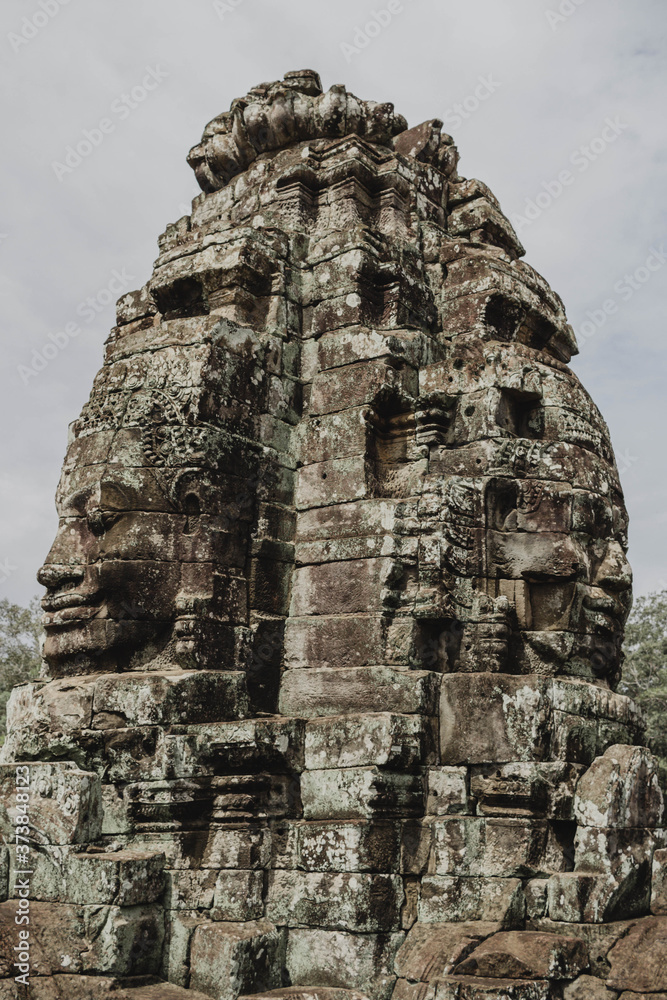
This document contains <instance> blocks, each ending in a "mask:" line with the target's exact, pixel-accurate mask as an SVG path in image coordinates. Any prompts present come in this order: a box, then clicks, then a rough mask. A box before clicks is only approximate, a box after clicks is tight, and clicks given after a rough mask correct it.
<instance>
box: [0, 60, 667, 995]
mask: <svg viewBox="0 0 667 1000" xmlns="http://www.w3.org/2000/svg"><path fill="white" fill-rule="evenodd" d="M441 124H442V123H441V122H439V121H438V120H435V119H434V120H432V121H428V122H424V123H423V124H422V125H419V126H417V127H416V128H410V129H409V128H408V127H407V123H406V122H405V120H404V119H403V118H402V117H401V116H400V115H397V114H395V112H394V109H393V107H392V105H390V104H377V103H375V102H369V101H362V100H359V99H358V98H356V97H355V96H353V95H352V94H350V93H348V92H347V91H346V90H345V88H344V87H342V86H334V87H332V88H331V89H330V90H329V91H328V92H326V93H323V92H322V89H321V85H320V80H319V78H318V76H317V74H316V73H314V72H312V71H310V70H304V71H300V72H294V73H288V74H287V75H286V77H285V79H284V80H282V81H279V82H275V83H264V84H261V85H260V86H258V87H255V88H254V89H253V90H251V91H250V93H248V94H247V95H246V96H245V97H243V98H241V99H239V100H235V101H234V102H233V103H232V106H231V109H230V111H229V112H228V113H224V114H221V115H220V116H219V117H217V118H215V119H214V120H213V121H212V122H210V123H209V125H208V126H207V127H206V129H205V131H204V135H203V138H202V141H201V143H200V144H199V145H197V146H195V148H194V149H193V150H192V151H191V152H190V156H189V162H190V164H191V165H192V167H193V169H194V171H195V173H196V176H197V179H198V181H199V184H200V186H201V188H202V193H201V194H200V195H198V196H197V198H195V200H194V202H193V208H192V214H191V215H189V216H185V217H183V218H182V219H179V220H178V222H176V223H175V224H173V225H170V226H169V227H168V228H167V231H166V232H165V234H164V235H163V236H162V237H161V239H160V255H159V257H158V260H157V262H156V264H155V268H154V271H153V274H152V277H151V278H150V280H149V281H148V283H147V284H146V285H145V286H144V287H143V288H142V289H141V290H139V291H137V292H133V293H131V294H129V295H125V296H123V298H121V299H120V301H119V303H118V322H117V326H115V327H114V329H113V330H112V331H111V334H110V336H109V339H108V341H107V344H106V354H105V361H104V365H103V367H102V369H101V371H100V372H99V374H98V375H97V377H96V379H95V382H94V384H93V388H92V392H91V395H90V399H89V401H88V402H87V403H86V405H85V406H84V408H83V412H82V413H81V416H80V417H79V419H78V420H76V421H75V422H74V424H73V425H72V427H71V434H70V441H69V446H68V450H67V456H66V458H65V464H64V467H63V474H62V478H61V482H60V485H59V487H58V497H57V503H58V510H59V515H60V528H59V531H58V535H57V537H56V540H55V542H54V544H53V547H52V549H51V551H50V552H49V554H48V556H47V558H46V561H45V564H44V566H43V567H42V569H41V570H40V573H39V579H40V582H41V583H42V584H44V586H45V587H46V595H45V597H44V602H43V603H44V610H45V627H46V642H45V647H44V657H45V668H44V673H43V676H42V677H41V678H40V679H39V680H38V681H35V682H32V683H29V684H25V685H23V686H22V687H19V688H17V689H16V690H15V691H14V693H13V695H12V698H11V702H10V706H9V733H8V738H7V741H6V744H5V746H4V748H3V751H2V753H3V757H2V760H3V764H2V767H1V769H0V825H1V829H2V833H3V836H4V846H0V900H3V899H4V900H5V902H1V903H0V998H2V1000H5V998H13V997H26V998H27V997H30V998H34V1000H59V998H62V1000H70V998H71V1000H93V998H95V1000H97V998H99V997H104V996H107V994H108V995H109V997H110V1000H180V998H183V1000H187V998H191V1000H203V998H207V997H208V998H213V1000H237V998H238V997H248V996H255V997H256V998H258V1000H259V998H260V997H262V998H263V997H266V996H275V997H281V998H292V1000H364V998H368V1000H389V998H393V1000H482V998H484V1000H547V998H553V1000H602V998H608V1000H613V998H619V997H621V996H622V997H623V1000H631V998H634V1000H637V998H641V997H644V996H650V997H653V998H654V1000H658V998H659V997H664V996H665V995H667V838H666V835H665V831H664V829H663V828H662V826H661V824H662V808H663V803H662V795H661V792H660V789H659V786H658V781H657V773H656V764H655V761H654V759H653V758H652V757H651V755H650V753H649V752H648V751H647V750H646V749H644V748H642V746H641V741H642V734H641V719H640V718H639V715H638V713H637V710H636V708H635V706H634V705H633V703H632V702H631V701H629V699H628V698H626V697H623V696H622V695H619V694H617V693H616V687H617V685H618V681H619V678H620V671H621V654H620V645H621V640H622V634H623V625H624V621H625V618H626V615H627V612H628V608H629V605H630V593H631V591H630V587H631V576H630V571H629V567H628V565H627V562H626V559H625V555H624V550H625V536H626V520H627V519H626V512H625V509H624V505H623V498H622V494H621V488H620V485H619V479H618V472H617V469H616V465H615V462H614V457H613V453H612V448H611V445H610V441H609V434H608V431H607V428H606V426H605V423H604V421H603V420H602V418H601V416H600V414H599V412H598V410H597V409H596V407H595V406H594V404H593V403H592V402H591V400H590V398H589V396H588V395H587V393H586V392H585V390H584V389H583V388H582V386H581V385H580V383H579V381H578V379H577V377H576V376H575V375H574V374H573V373H572V371H571V370H570V369H569V368H568V367H567V365H568V361H569V360H570V357H571V355H572V354H573V353H574V352H575V351H576V344H575V341H574V337H573V334H572V330H571V328H570V326H569V325H568V323H567V320H566V317H565V312H564V309H563V305H562V302H561V300H560V299H559V298H558V296H557V295H556V294H555V293H554V292H553V291H552V290H551V289H550V287H549V286H548V284H547V283H546V281H545V280H544V279H543V278H541V277H540V275H538V274H537V273H536V272H535V271H534V270H533V269H532V268H531V267H529V266H528V265H527V264H525V263H523V262H522V261H521V260H520V258H521V255H522V254H523V249H522V247H521V245H520V243H519V241H518V239H517V237H516V235H515V233H514V232H513V230H512V227H511V226H510V225H509V223H508V221H507V219H506V218H505V217H504V215H503V214H502V212H501V211H500V208H499V206H498V203H497V201H496V199H495V198H494V196H493V194H492V193H491V191H490V190H489V189H488V188H487V187H486V186H485V185H484V184H482V183H481V182H479V181H476V180H466V179H465V178H463V177H461V176H460V175H459V174H458V172H457V161H458V154H457V150H456V147H455V146H454V143H453V140H452V139H451V138H450V137H449V136H447V135H444V134H442V132H441ZM26 827H27V828H28V829H29V837H28V838H27V841H28V842H27V843H26V842H25V841H23V840H21V833H20V832H19V831H21V830H23V831H25V829H26ZM22 914H28V915H29V923H27V922H24V923H22V922H21V921H19V923H17V922H16V921H17V919H18V918H19V916H20V915H22ZM21 931H23V932H24V934H23V936H20V937H19V935H20V933H21ZM26 931H27V935H26V933H25V932H26ZM21 976H23V978H21ZM3 977H4V978H3ZM17 977H18V978H17ZM26 982H29V985H28V986H26V985H25V983H26ZM661 991H662V992H661Z"/></svg>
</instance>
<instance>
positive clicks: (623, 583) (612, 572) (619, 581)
mask: <svg viewBox="0 0 667 1000" xmlns="http://www.w3.org/2000/svg"><path fill="white" fill-rule="evenodd" d="M593 584H594V586H596V587H600V588H601V589H602V590H606V591H608V592H610V593H612V594H617V595H619V596H623V595H624V594H625V593H626V592H627V591H629V590H630V588H631V587H632V569H631V568H630V563H629V562H628V560H627V557H626V555H625V552H624V551H623V549H622V548H621V545H620V543H619V542H617V541H611V542H609V545H608V546H607V551H606V553H605V556H604V559H603V560H602V562H601V563H600V565H599V566H598V569H597V572H596V574H595V578H594V580H593Z"/></svg>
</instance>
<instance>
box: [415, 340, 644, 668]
mask: <svg viewBox="0 0 667 1000" xmlns="http://www.w3.org/2000/svg"><path fill="white" fill-rule="evenodd" d="M515 351H516V353H517V354H518V358H517V356H516V355H515V357H514V358H513V359H512V360H511V361H510V364H509V365H508V364H507V362H506V361H502V360H500V359H499V358H498V356H497V354H496V353H495V352H493V351H491V352H489V353H488V354H487V356H486V359H485V363H484V361H483V360H482V359H481V358H480V355H479V352H477V353H476V354H473V357H472V359H471V357H470V356H469V355H468V356H465V355H464V356H463V357H462V358H459V359H458V362H457V360H454V364H453V365H449V364H445V365H441V366H440V365H434V366H432V369H431V370H430V371H429V375H428V376H427V380H428V387H429V390H431V392H432V394H437V392H438V391H440V393H442V392H443V390H444V392H445V393H446V396H447V399H446V404H445V407H444V409H445V411H446V412H447V413H448V414H449V419H448V427H447V429H446V430H445V431H444V432H443V440H442V442H441V444H440V446H439V447H438V448H436V449H434V450H433V452H432V459H431V463H430V466H431V470H432V471H433V472H436V473H438V472H439V473H441V474H445V475H448V474H449V476H448V479H447V480H446V482H447V486H446V487H445V490H444V497H443V499H444V510H443V520H444V527H443V536H444V549H443V552H444V560H443V565H444V569H445V577H446V585H447V588H448V590H449V592H450V594H451V595H452V597H453V605H454V608H456V605H458V606H460V607H463V608H465V607H470V606H471V600H472V596H471V595H473V594H477V595H485V596H486V597H487V598H489V599H490V600H491V602H494V601H497V600H498V599H499V598H503V599H506V601H507V602H508V603H507V606H506V609H505V611H504V612H503V614H504V616H505V618H506V620H507V625H508V627H509V628H510V629H511V630H512V632H513V635H514V639H513V642H512V643H510V648H509V649H508V655H510V656H511V655H514V656H515V657H518V658H519V660H521V658H522V657H528V656H529V651H530V650H531V649H532V650H533V651H535V652H536V653H537V652H539V656H540V657H541V659H542V660H543V661H544V662H549V661H550V662H551V663H552V666H553V665H555V669H557V670H558V669H565V667H566V664H567V672H573V673H578V674H581V675H582V676H584V677H588V678H595V677H601V676H604V677H606V678H608V679H610V680H611V681H615V680H617V678H618V672H619V667H620V645H621V641H622V633H623V627H624V624H625V620H626V618H627V615H628V612H629V609H630V603H631V586H632V574H631V571H630V567H629V564H628V562H627V559H626V557H625V546H626V530H627V515H626V512H625V508H624V506H623V501H622V496H621V493H620V487H619V485H618V474H617V472H616V468H615V464H614V462H613V457H612V451H611V445H610V443H609V439H608V432H607V429H606V426H605V425H604V423H603V421H602V418H601V417H600V415H599V413H598V411H597V409H596V408H595V406H594V405H593V403H592V402H591V401H590V399H589V398H588V397H587V395H586V394H585V393H584V391H583V389H582V388H581V386H580V385H579V383H578V381H577V379H576V377H575V376H574V375H573V374H572V373H571V372H570V371H569V370H567V369H565V368H564V366H560V369H559V368H555V369H554V365H553V362H552V361H550V360H549V359H548V358H545V357H544V356H543V355H539V354H538V353H537V352H535V351H532V352H530V351H526V350H525V349H521V348H518V347H517V348H515ZM517 363H518V367H519V368H520V369H521V378H520V379H517V375H516V370H514V371H512V368H514V369H516V368H517ZM451 372H454V376H455V377H454V378H452V377H451V375H450V374H449V373H451ZM451 381H454V383H455V384H454V385H453V386H452V385H451ZM441 399H442V396H441ZM575 408H576V412H575ZM457 465H458V468H457ZM459 470H460V471H461V472H464V473H465V472H467V471H470V472H471V473H475V472H478V473H479V474H478V475H469V476H466V475H463V476H461V475H456V474H454V475H451V473H452V472H453V471H456V472H459ZM492 607H493V603H492V604H491V605H488V607H487V611H488V613H491V610H490V609H491V608H492ZM503 607H505V605H503ZM454 613H456V612H454ZM494 613H495V612H494ZM473 617H474V616H473ZM527 662H530V661H529V660H527ZM558 664H560V668H559V667H558Z"/></svg>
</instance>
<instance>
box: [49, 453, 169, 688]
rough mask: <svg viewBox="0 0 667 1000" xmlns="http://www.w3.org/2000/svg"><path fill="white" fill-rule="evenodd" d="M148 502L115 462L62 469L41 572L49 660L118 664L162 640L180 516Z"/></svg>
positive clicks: (138, 658)
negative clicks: (53, 528) (54, 524)
mask: <svg viewBox="0 0 667 1000" xmlns="http://www.w3.org/2000/svg"><path fill="white" fill-rule="evenodd" d="M133 479H134V480H135V481H134V483H133V482H132V480H133ZM142 486H143V487H144V489H142ZM150 506H151V502H150V497H148V496H147V495H146V490H145V483H142V482H141V479H140V478H139V477H136V478H135V477H134V476H133V475H132V473H131V471H130V470H122V469H121V468H119V466H118V465H117V464H116V465H114V464H105V465H99V466H83V467H79V468H78V469H77V472H76V475H69V474H67V473H66V474H65V475H64V476H63V479H62V482H61V486H60V490H59V500H58V514H59V518H60V525H59V529H58V533H57V535H56V538H55V541H54V543H53V546H52V548H51V550H50V552H49V554H48V556H47V558H46V561H45V563H44V565H43V566H42V568H41V569H40V571H39V574H38V579H39V581H40V583H42V584H43V585H44V586H45V587H46V588H47V593H46V595H45V597H44V599H43V602H42V605H43V608H44V611H45V615H44V626H45V631H46V641H45V646H44V655H45V658H46V659H47V661H48V662H49V663H51V664H52V665H54V664H57V663H60V662H62V661H65V660H70V659H74V660H75V661H76V662H75V664H74V666H75V667H76V668H77V669H78V670H79V671H80V670H81V668H82V667H85V666H86V665H87V663H88V661H90V663H91V664H92V663H94V664H95V665H96V668H97V669H100V668H102V667H105V666H107V667H115V668H116V669H118V668H119V667H121V668H122V667H123V666H127V665H129V663H130V662H131V661H135V662H137V661H138V662H140V661H141V659H142V657H145V656H146V655H147V654H148V653H150V654H152V655H153V656H154V655H156V653H157V652H158V651H159V650H160V648H161V647H163V646H164V644H165V642H166V640H167V639H168V637H169V636H170V634H171V629H172V626H173V622H174V619H175V617H176V595H177V593H178V591H179V587H180V578H181V573H180V563H179V562H178V560H177V556H178V551H177V550H178V547H179V537H180V536H181V535H182V534H183V532H184V530H185V528H186V524H185V522H186V517H185V516H183V515H179V514H177V513H176V512H175V511H173V510H172V511H169V510H156V509H154V510H150V509H146V508H150Z"/></svg>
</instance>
